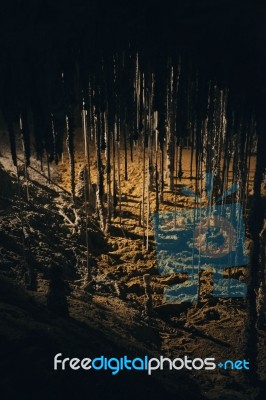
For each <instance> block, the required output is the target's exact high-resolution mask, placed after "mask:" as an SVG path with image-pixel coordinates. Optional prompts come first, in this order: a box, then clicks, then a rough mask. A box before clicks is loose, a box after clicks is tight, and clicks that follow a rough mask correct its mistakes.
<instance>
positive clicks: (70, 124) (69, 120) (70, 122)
mask: <svg viewBox="0 0 266 400" xmlns="http://www.w3.org/2000/svg"><path fill="white" fill-rule="evenodd" d="M66 125H67V140H66V145H67V148H68V156H69V164H70V186H71V193H72V198H73V201H75V149H74V132H75V128H74V116H73V111H72V110H71V109H70V110H68V113H67V117H66Z"/></svg>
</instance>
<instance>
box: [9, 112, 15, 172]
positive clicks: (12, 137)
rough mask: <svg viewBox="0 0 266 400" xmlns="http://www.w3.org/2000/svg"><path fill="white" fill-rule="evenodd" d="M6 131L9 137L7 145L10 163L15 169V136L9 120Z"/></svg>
mask: <svg viewBox="0 0 266 400" xmlns="http://www.w3.org/2000/svg"><path fill="white" fill-rule="evenodd" d="M7 129H8V135H9V144H10V151H11V157H12V161H13V164H14V166H15V167H17V146H16V135H15V131H14V127H13V123H12V121H11V120H9V121H8V122H7Z"/></svg>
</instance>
